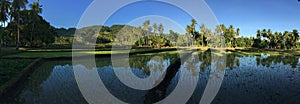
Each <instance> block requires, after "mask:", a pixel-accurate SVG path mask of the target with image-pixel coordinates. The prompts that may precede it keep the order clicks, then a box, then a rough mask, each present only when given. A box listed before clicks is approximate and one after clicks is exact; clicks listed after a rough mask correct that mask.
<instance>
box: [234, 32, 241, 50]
mask: <svg viewBox="0 0 300 104" xmlns="http://www.w3.org/2000/svg"><path fill="white" fill-rule="evenodd" d="M238 36H240V28H237V29H236V33H235V38H234V40H235V47H237V43H238V42H237V41H236V38H238Z"/></svg>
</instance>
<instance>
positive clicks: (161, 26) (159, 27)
mask: <svg viewBox="0 0 300 104" xmlns="http://www.w3.org/2000/svg"><path fill="white" fill-rule="evenodd" d="M158 31H159V35H160V36H161V37H162V34H163V33H164V26H163V24H161V23H160V24H159V26H158Z"/></svg>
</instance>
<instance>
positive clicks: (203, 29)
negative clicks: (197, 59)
mask: <svg viewBox="0 0 300 104" xmlns="http://www.w3.org/2000/svg"><path fill="white" fill-rule="evenodd" d="M205 30H206V29H205V25H204V24H201V26H200V31H201V34H202V35H201V36H202V47H204V36H205V34H206V33H205Z"/></svg>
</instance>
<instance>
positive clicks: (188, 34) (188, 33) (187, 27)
mask: <svg viewBox="0 0 300 104" xmlns="http://www.w3.org/2000/svg"><path fill="white" fill-rule="evenodd" d="M185 31H186V35H187V38H188V36H190V34H191V32H192V28H191V26H189V25H187V26H186V28H185ZM188 39H189V38H188ZM188 45H189V42H188V44H187V46H188Z"/></svg>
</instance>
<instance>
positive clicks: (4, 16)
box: [0, 0, 11, 27]
mask: <svg viewBox="0 0 300 104" xmlns="http://www.w3.org/2000/svg"><path fill="white" fill-rule="evenodd" d="M0 4H1V5H0V22H2V26H3V27H4V26H5V23H6V21H7V20H8V16H9V15H8V13H9V10H10V5H11V3H10V2H9V1H8V0H1V1H0Z"/></svg>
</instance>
